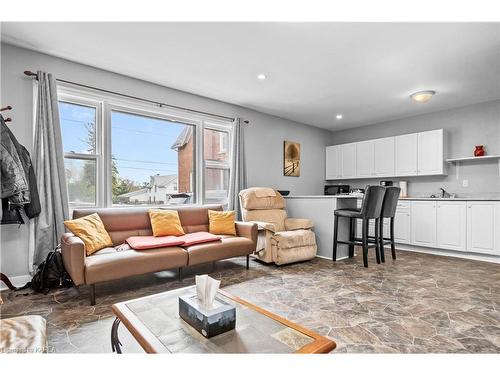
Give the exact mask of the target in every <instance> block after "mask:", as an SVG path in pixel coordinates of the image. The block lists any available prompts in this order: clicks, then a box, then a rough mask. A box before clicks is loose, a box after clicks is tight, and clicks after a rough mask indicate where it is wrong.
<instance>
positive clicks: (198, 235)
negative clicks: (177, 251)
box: [178, 232, 221, 247]
mask: <svg viewBox="0 0 500 375" xmlns="http://www.w3.org/2000/svg"><path fill="white" fill-rule="evenodd" d="M178 238H179V239H182V240H184V243H183V244H182V245H181V246H182V247H187V246H192V245H196V244H200V243H206V242H214V241H219V240H220V239H221V236H216V235H215V234H212V233H208V232H195V233H187V234H185V235H184V236H180V237H178Z"/></svg>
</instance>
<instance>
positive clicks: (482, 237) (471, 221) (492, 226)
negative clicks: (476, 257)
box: [467, 202, 500, 255]
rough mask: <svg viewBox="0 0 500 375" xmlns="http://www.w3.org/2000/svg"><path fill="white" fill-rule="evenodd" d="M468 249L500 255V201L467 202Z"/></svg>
mask: <svg viewBox="0 0 500 375" xmlns="http://www.w3.org/2000/svg"><path fill="white" fill-rule="evenodd" d="M467 250H468V251H470V252H475V253H483V254H491V255H500V202H467Z"/></svg>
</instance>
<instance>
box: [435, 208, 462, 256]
mask: <svg viewBox="0 0 500 375" xmlns="http://www.w3.org/2000/svg"><path fill="white" fill-rule="evenodd" d="M466 206H467V204H466V202H437V204H436V208H437V210H436V215H437V216H436V225H437V227H436V232H437V247H438V248H440V249H449V250H455V251H466V237H467V236H466V229H467V225H466Z"/></svg>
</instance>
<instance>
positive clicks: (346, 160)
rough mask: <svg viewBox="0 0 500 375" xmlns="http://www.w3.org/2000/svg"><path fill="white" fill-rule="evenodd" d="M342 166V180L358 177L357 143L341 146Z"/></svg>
mask: <svg viewBox="0 0 500 375" xmlns="http://www.w3.org/2000/svg"><path fill="white" fill-rule="evenodd" d="M340 165H341V171H340V173H341V175H342V178H354V177H356V143H347V144H343V145H340Z"/></svg>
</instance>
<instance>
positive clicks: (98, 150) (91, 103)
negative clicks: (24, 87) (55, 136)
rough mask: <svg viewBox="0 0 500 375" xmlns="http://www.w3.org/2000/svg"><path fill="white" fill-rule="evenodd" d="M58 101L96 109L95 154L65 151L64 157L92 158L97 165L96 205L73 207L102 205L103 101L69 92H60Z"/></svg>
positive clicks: (76, 158)
mask: <svg viewBox="0 0 500 375" xmlns="http://www.w3.org/2000/svg"><path fill="white" fill-rule="evenodd" d="M57 96H58V98H57V99H58V101H59V102H65V103H69V104H74V105H80V106H84V107H92V108H95V110H96V117H95V134H96V144H95V153H94V154H85V153H77V152H65V153H64V159H73V160H92V161H95V165H96V171H95V173H96V176H95V180H96V186H95V205H83V204H82V205H72V206H71V208H74V207H79V208H83V207H100V206H102V204H103V202H104V199H103V194H102V193H103V190H102V187H103V177H102V176H103V155H104V153H103V142H102V140H103V137H102V131H103V121H102V120H103V119H102V113H103V111H102V107H103V102H102V101H99V100H92V99H89V98H85V97H79V96H74V95H71V94H69V93H63V92H61V93H59V92H58V95H57Z"/></svg>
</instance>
